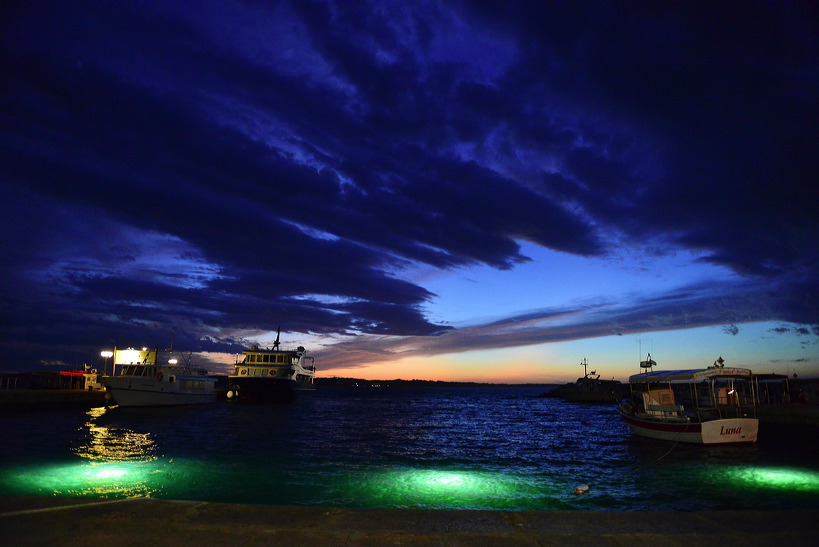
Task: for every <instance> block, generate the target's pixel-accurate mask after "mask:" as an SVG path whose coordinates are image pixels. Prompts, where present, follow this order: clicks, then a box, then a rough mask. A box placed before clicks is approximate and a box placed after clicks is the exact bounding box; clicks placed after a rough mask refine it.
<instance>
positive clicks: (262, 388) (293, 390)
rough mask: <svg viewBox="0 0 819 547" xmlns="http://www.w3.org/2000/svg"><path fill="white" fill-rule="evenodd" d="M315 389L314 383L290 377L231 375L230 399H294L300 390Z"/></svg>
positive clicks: (252, 400) (254, 400) (258, 400)
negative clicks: (243, 376)
mask: <svg viewBox="0 0 819 547" xmlns="http://www.w3.org/2000/svg"><path fill="white" fill-rule="evenodd" d="M305 391H315V386H314V385H313V384H312V383H307V382H297V381H295V380H292V379H290V378H242V377H235V376H231V377H230V387H228V393H227V396H228V399H230V400H236V401H241V402H245V403H257V402H287V401H293V400H295V399H296V398H297V397H298V394H299V393H300V392H305Z"/></svg>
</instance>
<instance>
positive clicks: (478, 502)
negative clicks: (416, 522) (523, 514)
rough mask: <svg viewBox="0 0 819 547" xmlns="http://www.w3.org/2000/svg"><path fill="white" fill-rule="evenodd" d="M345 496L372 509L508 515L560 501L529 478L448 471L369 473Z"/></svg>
mask: <svg viewBox="0 0 819 547" xmlns="http://www.w3.org/2000/svg"><path fill="white" fill-rule="evenodd" d="M550 494H551V499H550ZM348 495H352V496H355V497H356V499H358V500H359V501H360V502H361V503H363V504H364V505H367V506H372V507H418V508H428V509H506V510H519V509H543V508H547V507H546V506H548V505H550V504H553V503H555V500H554V498H555V497H559V496H555V492H545V491H544V488H543V487H542V485H538V484H536V483H535V482H534V481H532V479H531V478H529V477H523V476H516V475H511V474H506V473H500V472H492V471H478V470H447V469H387V470H382V471H372V472H369V473H367V474H366V475H363V476H361V477H359V478H358V479H357V481H356V483H354V484H352V485H350V491H349V492H348Z"/></svg>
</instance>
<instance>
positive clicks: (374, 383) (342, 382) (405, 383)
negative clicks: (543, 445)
mask: <svg viewBox="0 0 819 547" xmlns="http://www.w3.org/2000/svg"><path fill="white" fill-rule="evenodd" d="M314 381H315V384H316V386H321V387H356V388H375V389H377V388H407V387H490V388H491V387H498V388H502V387H536V388H553V387H557V386H560V385H562V384H560V383H548V384H545V383H526V384H499V383H489V382H446V381H443V380H400V379H399V380H362V379H360V378H316V379H315V380H314Z"/></svg>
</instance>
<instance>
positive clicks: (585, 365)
mask: <svg viewBox="0 0 819 547" xmlns="http://www.w3.org/2000/svg"><path fill="white" fill-rule="evenodd" d="M580 364H581V365H583V377H584V378H585V377H586V376H588V375H589V373H588V372H587V371H586V367H587V366H589V363H588V362H587V361H586V358H585V357H584V358H583V360H582V361H580ZM592 374H594V373H593V372H592Z"/></svg>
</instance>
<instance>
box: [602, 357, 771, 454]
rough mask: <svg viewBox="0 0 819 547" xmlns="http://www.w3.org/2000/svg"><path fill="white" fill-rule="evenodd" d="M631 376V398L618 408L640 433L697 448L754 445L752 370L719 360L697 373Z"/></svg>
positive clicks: (645, 365) (647, 363) (647, 364)
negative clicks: (695, 445) (702, 446)
mask: <svg viewBox="0 0 819 547" xmlns="http://www.w3.org/2000/svg"><path fill="white" fill-rule="evenodd" d="M656 364H657V363H656V362H655V361H653V360H652V359H651V355H650V354H649V356H648V359H647V360H646V361H641V362H640V366H641V367H642V368H645V369H648V370H647V371H646V372H643V373H641V374H635V375H634V376H631V377H630V378H629V385H630V387H631V395H630V397H629V398H627V399H626V400H624V401H621V402H620V403H619V405H618V410H619V412H620V416H621V417H622V418H623V420H624V421H625V422H626V424H628V426H629V427H630V428H631V430H632V431H633V432H634V433H636V434H637V435H640V436H643V437H650V438H653V439H663V440H668V441H679V442H687V443H698V444H717V443H752V442H755V441H756V438H757V432H758V430H759V420H757V418H756V395H755V393H754V384H753V382H752V375H751V371H750V370H748V369H744V368H726V367H725V366H724V361H723V360H722V357H720V358H719V359H718V360H717V361H716V362H714V365H713V366H710V367H708V368H705V369H696V370H677V371H668V372H663V371H652V370H651V368H652V367H653V366H655V365H656Z"/></svg>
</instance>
